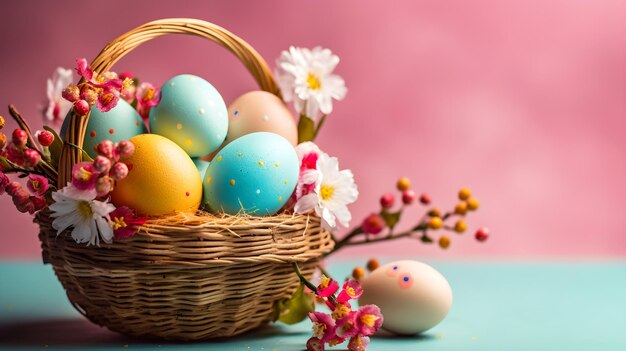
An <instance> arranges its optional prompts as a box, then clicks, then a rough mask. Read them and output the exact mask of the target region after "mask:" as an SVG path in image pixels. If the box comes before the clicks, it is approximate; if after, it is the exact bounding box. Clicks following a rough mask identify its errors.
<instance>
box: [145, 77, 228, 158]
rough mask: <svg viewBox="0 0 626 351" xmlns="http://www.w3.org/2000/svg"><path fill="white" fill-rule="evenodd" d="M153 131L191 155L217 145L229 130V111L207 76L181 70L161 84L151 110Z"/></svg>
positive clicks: (199, 153) (206, 152)
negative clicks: (154, 104)
mask: <svg viewBox="0 0 626 351" xmlns="http://www.w3.org/2000/svg"><path fill="white" fill-rule="evenodd" d="M149 119H150V132H151V133H154V134H159V135H162V136H164V137H166V138H168V139H170V140H172V141H174V142H175V143H176V144H178V146H180V147H181V148H183V150H185V152H186V153H187V154H188V155H189V156H191V157H199V156H203V155H206V154H208V153H210V152H212V151H213V150H215V149H217V148H218V147H219V146H220V145H221V144H222V142H223V141H224V139H225V138H226V133H227V131H228V112H227V110H226V104H225V103H224V99H222V96H221V95H220V93H219V92H218V91H217V90H216V89H215V88H214V87H213V86H212V85H211V83H209V82H207V81H206V80H204V79H202V78H200V77H196V76H194V75H191V74H182V75H179V76H176V77H174V78H171V79H170V80H168V81H167V82H166V83H165V84H164V85H163V87H162V88H161V100H160V101H159V104H158V105H156V106H154V107H153V108H152V109H151V110H150V118H149Z"/></svg>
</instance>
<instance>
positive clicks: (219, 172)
mask: <svg viewBox="0 0 626 351" xmlns="http://www.w3.org/2000/svg"><path fill="white" fill-rule="evenodd" d="M298 163H299V162H298V156H297V155H296V151H295V149H294V148H293V146H292V145H291V143H290V142H289V141H288V140H287V139H285V138H283V137H281V136H280V135H277V134H274V133H267V132H259V133H252V134H248V135H244V136H242V137H240V138H238V139H235V140H234V141H233V142H231V143H230V144H228V145H226V146H225V147H224V148H223V149H222V150H221V151H220V152H219V153H218V154H217V155H216V156H215V158H213V161H211V164H210V165H209V167H208V169H207V171H206V175H205V176H204V181H203V182H202V186H203V189H204V197H203V199H204V200H203V203H204V204H205V206H206V207H207V208H208V209H210V210H211V211H213V212H225V213H228V214H233V215H234V214H238V213H250V214H254V215H258V216H262V215H271V214H274V213H276V212H277V211H278V210H279V209H280V208H282V207H283V206H284V205H285V203H286V202H287V200H289V197H290V196H291V194H292V193H293V190H294V189H295V186H296V182H297V180H298V173H299V165H298Z"/></svg>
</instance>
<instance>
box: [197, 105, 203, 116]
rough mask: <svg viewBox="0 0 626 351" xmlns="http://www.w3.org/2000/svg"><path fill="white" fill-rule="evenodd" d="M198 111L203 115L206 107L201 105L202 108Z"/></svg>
mask: <svg viewBox="0 0 626 351" xmlns="http://www.w3.org/2000/svg"><path fill="white" fill-rule="evenodd" d="M198 113H199V114H201V115H203V114H204V109H203V108H202V107H201V108H200V109H199V110H198Z"/></svg>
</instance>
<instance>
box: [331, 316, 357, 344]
mask: <svg viewBox="0 0 626 351" xmlns="http://www.w3.org/2000/svg"><path fill="white" fill-rule="evenodd" d="M356 318H357V313H356V312H355V311H351V312H350V313H348V314H347V315H346V316H344V317H343V318H341V319H338V320H337V330H336V333H337V336H339V337H342V338H344V339H347V338H351V337H353V336H356V335H357V334H359V328H358V326H357V321H356Z"/></svg>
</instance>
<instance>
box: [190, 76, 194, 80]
mask: <svg viewBox="0 0 626 351" xmlns="http://www.w3.org/2000/svg"><path fill="white" fill-rule="evenodd" d="M188 79H189V80H196V77H193V76H191V77H189V78H188Z"/></svg>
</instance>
